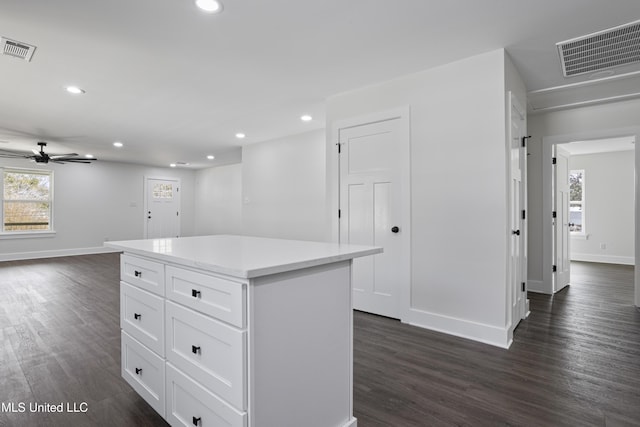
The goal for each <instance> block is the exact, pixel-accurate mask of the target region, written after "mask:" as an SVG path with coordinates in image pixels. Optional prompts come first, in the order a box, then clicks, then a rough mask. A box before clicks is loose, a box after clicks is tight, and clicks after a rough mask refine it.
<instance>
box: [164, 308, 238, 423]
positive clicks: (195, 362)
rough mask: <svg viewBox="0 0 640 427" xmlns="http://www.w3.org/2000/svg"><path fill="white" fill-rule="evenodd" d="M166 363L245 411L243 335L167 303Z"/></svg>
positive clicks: (218, 322) (208, 318)
mask: <svg viewBox="0 0 640 427" xmlns="http://www.w3.org/2000/svg"><path fill="white" fill-rule="evenodd" d="M166 319H167V320H166V321H167V346H166V354H167V361H169V362H171V363H172V364H173V365H175V366H176V367H177V368H178V369H180V370H182V371H183V372H184V373H185V374H187V375H189V376H191V377H192V378H197V379H198V382H200V383H201V384H202V385H204V386H205V387H206V388H207V389H209V390H211V391H212V392H214V393H216V394H217V395H218V396H220V397H222V398H223V399H225V400H226V401H228V402H229V403H231V404H232V405H234V406H235V407H236V408H238V409H240V410H245V409H246V389H247V387H246V367H245V360H246V348H247V340H246V332H245V331H243V330H239V329H236V328H234V327H231V326H228V325H226V324H224V323H222V322H220V321H217V320H215V319H213V318H211V317H208V316H205V315H203V314H200V313H197V312H195V311H193V310H190V309H188V308H185V307H182V306H180V305H178V304H175V303H173V302H171V301H167V315H166Z"/></svg>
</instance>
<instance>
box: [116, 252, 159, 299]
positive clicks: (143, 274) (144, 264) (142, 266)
mask: <svg viewBox="0 0 640 427" xmlns="http://www.w3.org/2000/svg"><path fill="white" fill-rule="evenodd" d="M120 280H123V281H125V282H127V283H131V284H132V285H136V286H139V287H141V288H142V289H146V290H147V291H149V292H153V293H154V294H157V295H160V296H164V264H161V263H159V262H154V261H149V260H147V259H144V258H139V257H136V256H131V255H128V254H122V255H121V257H120Z"/></svg>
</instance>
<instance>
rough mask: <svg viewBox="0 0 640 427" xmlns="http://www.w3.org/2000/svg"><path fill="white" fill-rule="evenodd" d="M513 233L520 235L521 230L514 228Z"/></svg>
mask: <svg viewBox="0 0 640 427" xmlns="http://www.w3.org/2000/svg"><path fill="white" fill-rule="evenodd" d="M511 234H515V235H516V236H519V235H520V230H512V231H511Z"/></svg>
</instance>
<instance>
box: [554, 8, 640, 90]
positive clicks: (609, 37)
mask: <svg viewBox="0 0 640 427" xmlns="http://www.w3.org/2000/svg"><path fill="white" fill-rule="evenodd" d="M556 46H558V52H559V53H560V61H561V62H562V71H563V73H564V76H565V77H572V76H578V75H580V74H587V73H593V72H596V71H601V70H606V69H608V68H613V67H618V66H621V65H627V64H633V63H635V62H639V61H640V21H635V22H631V23H629V24H625V25H620V26H619V27H614V28H610V29H608V30H604V31H599V32H597V33H593V34H589V35H586V36H582V37H577V38H575V39H571V40H567V41H564V42H560V43H557V44H556Z"/></svg>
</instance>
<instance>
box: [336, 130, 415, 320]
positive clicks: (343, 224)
mask: <svg viewBox="0 0 640 427" xmlns="http://www.w3.org/2000/svg"><path fill="white" fill-rule="evenodd" d="M339 135H340V137H339V144H340V225H339V236H340V242H341V243H351V244H363V245H375V246H382V247H383V248H384V252H383V253H382V254H378V255H374V256H371V257H364V258H357V259H355V260H354V261H353V269H352V286H353V307H354V308H355V309H357V310H362V311H366V312H370V313H375V314H380V315H383V316H388V317H393V318H400V317H401V307H400V301H401V292H402V283H401V281H402V277H403V276H404V275H403V274H401V272H400V269H401V268H402V267H401V266H402V265H403V263H402V260H401V258H402V248H403V247H404V246H403V243H404V242H405V241H404V239H408V238H409V235H408V233H405V232H404V230H403V228H404V224H402V223H401V220H402V206H403V204H402V200H401V197H402V196H401V180H400V170H399V169H400V162H399V152H401V151H402V150H400V149H399V147H398V145H399V138H401V135H402V131H401V120H400V119H390V120H384V121H381V122H376V123H370V124H363V125H360V126H355V127H350V128H346V129H340V130H339ZM406 256H408V254H407V255H406Z"/></svg>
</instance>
